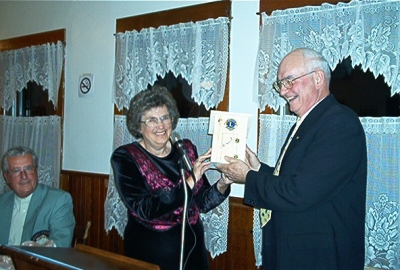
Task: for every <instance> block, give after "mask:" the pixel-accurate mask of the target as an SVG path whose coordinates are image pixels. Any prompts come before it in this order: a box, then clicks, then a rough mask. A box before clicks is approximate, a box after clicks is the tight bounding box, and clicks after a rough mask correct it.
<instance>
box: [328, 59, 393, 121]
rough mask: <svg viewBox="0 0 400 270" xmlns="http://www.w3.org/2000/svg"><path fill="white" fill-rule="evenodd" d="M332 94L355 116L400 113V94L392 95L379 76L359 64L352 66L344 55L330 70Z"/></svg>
mask: <svg viewBox="0 0 400 270" xmlns="http://www.w3.org/2000/svg"><path fill="white" fill-rule="evenodd" d="M330 90H331V93H332V94H333V95H334V96H335V98H336V99H337V100H338V101H339V102H340V103H342V104H344V105H346V106H348V107H350V108H352V109H353V110H354V111H355V112H356V113H357V114H358V116H360V117H361V116H372V117H382V116H400V95H399V94H396V95H394V96H391V94H390V87H389V86H388V85H387V84H386V83H385V81H384V78H383V76H382V75H380V76H378V77H377V78H375V77H374V75H373V74H372V72H370V71H369V70H367V71H365V72H364V71H363V70H362V68H361V67H360V66H356V67H355V68H352V66H351V59H350V58H346V59H344V60H343V61H342V62H341V63H339V64H338V65H337V66H336V68H335V69H334V70H333V71H332V79H331V87H330Z"/></svg>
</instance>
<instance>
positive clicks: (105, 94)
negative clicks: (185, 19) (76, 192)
mask: <svg viewBox="0 0 400 270" xmlns="http://www.w3.org/2000/svg"><path fill="white" fill-rule="evenodd" d="M206 2H210V1H0V25H1V27H0V40H1V39H8V38H13V37H18V36H24V35H29V34H34V33H39V32H45V31H50V30H54V29H61V28H65V29H66V33H67V36H66V44H67V49H66V70H65V98H64V104H65V108H64V110H65V111H64V115H65V119H64V140H63V145H64V147H63V164H62V169H64V170H72V171H84V172H93V173H104V174H108V173H109V172H110V162H109V159H110V155H111V151H112V140H113V138H112V134H113V108H114V107H113V104H112V101H111V100H112V99H111V93H112V78H113V65H114V51H115V47H114V37H113V33H114V32H115V26H116V20H117V19H119V18H124V17H130V16H135V15H139V14H144V13H151V12H156V11H161V10H168V9H173V8H178V7H184V6H189V5H195V4H201V3H206ZM258 6H259V2H258V1H236V0H233V1H232V17H233V19H232V25H231V45H230V91H231V92H230V100H229V102H230V111H234V112H243V113H250V114H253V115H254V118H253V122H252V127H251V131H250V135H249V139H248V144H249V146H250V147H251V148H252V149H255V148H256V136H257V107H256V104H255V103H254V102H253V101H252V88H253V75H254V68H255V58H256V50H257V43H258V29H259V28H258V24H259V17H258V16H257V15H256V12H257V11H258ZM83 73H92V74H94V95H93V96H91V97H84V98H82V97H79V96H78V80H79V76H80V75H81V74H83ZM232 196H236V197H242V196H243V186H240V185H235V186H234V187H233V191H232Z"/></svg>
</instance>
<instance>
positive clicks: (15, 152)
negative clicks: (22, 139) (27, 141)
mask: <svg viewBox="0 0 400 270" xmlns="http://www.w3.org/2000/svg"><path fill="white" fill-rule="evenodd" d="M26 154H31V155H32V157H33V163H34V164H33V165H34V166H35V167H37V166H38V164H39V158H38V156H37V155H36V153H35V151H33V149H31V148H29V147H25V146H15V147H11V148H10V149H8V150H7V151H6V152H5V153H4V155H3V158H2V159H1V170H2V171H3V173H6V172H7V171H8V158H9V157H20V156H25V155H26Z"/></svg>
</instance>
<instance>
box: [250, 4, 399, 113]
mask: <svg viewBox="0 0 400 270" xmlns="http://www.w3.org/2000/svg"><path fill="white" fill-rule="evenodd" d="M399 17H400V2H399V1H387V0H369V1H368V0H363V1H361V0H356V1H354V0H353V1H351V2H350V3H338V4H337V5H331V4H322V5H321V6H315V7H311V6H308V7H301V8H293V9H287V10H277V11H274V12H273V13H272V14H271V16H268V15H267V14H265V13H263V14H262V29H261V32H260V39H259V51H258V55H257V56H258V57H257V64H256V72H255V80H256V83H255V89H254V99H255V101H257V103H258V107H259V108H260V109H263V108H265V106H269V107H270V108H272V109H274V110H277V109H278V108H279V107H280V106H283V105H285V101H284V100H283V99H282V98H280V97H279V96H278V94H277V93H276V91H274V90H273V88H272V83H273V82H274V81H275V80H276V74H277V69H278V65H279V62H280V60H281V59H282V58H283V57H284V56H285V55H286V54H287V53H289V52H290V51H292V50H293V49H295V48H299V47H308V48H312V49H315V50H317V51H319V52H321V53H322V54H323V56H324V57H325V58H326V59H327V60H328V62H329V64H330V67H331V68H332V69H333V68H334V67H335V66H336V65H337V64H338V63H339V62H340V61H341V60H343V59H344V58H346V57H348V56H351V59H352V66H353V67H355V66H356V65H361V66H362V68H363V70H364V71H366V70H367V69H369V70H370V71H371V72H372V73H373V74H374V76H375V77H378V75H383V77H384V78H385V82H386V83H387V84H388V85H389V86H390V87H391V93H392V95H394V94H395V93H399V92H400V76H399V69H400V60H399V55H398V52H399V51H400V42H399V35H400V32H399V31H400V27H399Z"/></svg>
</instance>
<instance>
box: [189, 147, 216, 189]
mask: <svg viewBox="0 0 400 270" xmlns="http://www.w3.org/2000/svg"><path fill="white" fill-rule="evenodd" d="M210 158H211V148H210V149H208V150H207V152H205V153H204V154H203V155H201V156H199V157H198V158H197V159H196V161H195V162H194V163H193V174H194V176H195V177H196V181H197V180H199V179H200V178H201V177H202V176H203V174H204V173H205V172H206V171H207V170H208V169H209V168H210V163H211V162H210V161H209V160H207V159H210ZM186 182H187V183H188V184H189V186H190V188H193V187H194V181H193V179H192V177H188V179H187V180H186Z"/></svg>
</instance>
